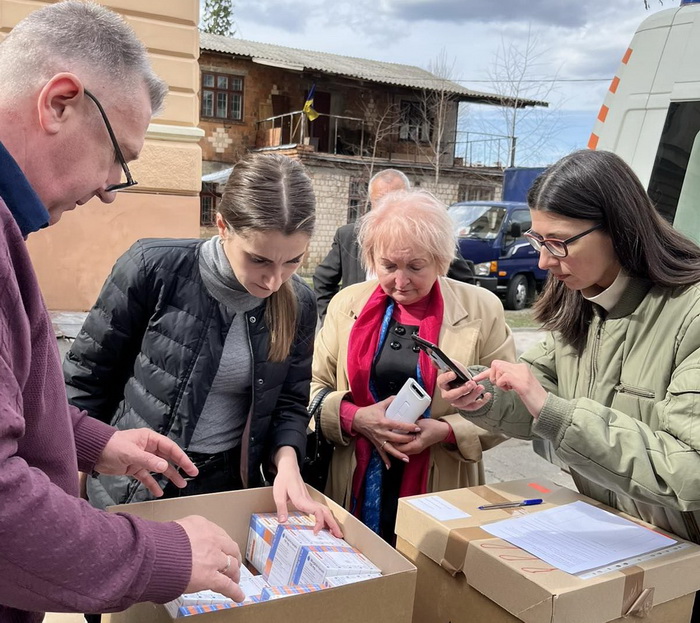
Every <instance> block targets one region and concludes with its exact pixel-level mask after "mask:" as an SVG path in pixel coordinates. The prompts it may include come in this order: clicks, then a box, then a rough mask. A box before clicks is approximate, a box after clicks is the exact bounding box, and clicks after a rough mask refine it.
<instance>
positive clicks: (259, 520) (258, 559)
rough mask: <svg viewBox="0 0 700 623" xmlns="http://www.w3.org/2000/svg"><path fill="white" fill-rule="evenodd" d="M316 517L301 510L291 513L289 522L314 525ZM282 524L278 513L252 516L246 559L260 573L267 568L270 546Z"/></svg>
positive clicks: (294, 524) (299, 524)
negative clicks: (278, 518) (278, 519)
mask: <svg viewBox="0 0 700 623" xmlns="http://www.w3.org/2000/svg"><path fill="white" fill-rule="evenodd" d="M314 523H315V518H314V517H311V516H309V515H305V514H304V513H300V512H293V513H289V517H288V519H287V523H285V524H283V525H291V526H312V527H313V525H314ZM279 526H280V524H279V522H278V521H277V514H276V513H254V514H253V515H252V516H251V518H250V527H249V529H248V545H247V547H246V559H247V560H248V561H249V562H250V564H252V565H253V567H255V568H256V569H257V570H258V571H259V572H260V573H263V572H264V570H265V563H266V562H267V559H268V558H269V556H270V548H271V547H272V543H273V541H274V539H275V534H276V532H277V528H278V527H279Z"/></svg>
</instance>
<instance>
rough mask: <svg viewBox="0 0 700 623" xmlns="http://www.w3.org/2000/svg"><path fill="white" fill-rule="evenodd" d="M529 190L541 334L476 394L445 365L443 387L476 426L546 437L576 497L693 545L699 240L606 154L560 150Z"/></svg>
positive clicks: (699, 532)
mask: <svg viewBox="0 0 700 623" xmlns="http://www.w3.org/2000/svg"><path fill="white" fill-rule="evenodd" d="M528 199H529V203H530V209H531V212H532V230H531V232H530V234H529V238H530V241H531V243H532V245H533V246H534V247H535V248H536V249H538V250H539V251H540V266H541V267H542V268H544V269H549V271H550V277H549V280H548V283H547V285H546V287H545V291H544V293H543V295H542V297H541V299H540V301H539V302H538V306H537V313H538V318H539V320H540V321H542V322H543V323H544V326H545V328H547V329H550V330H551V333H549V334H548V335H547V337H546V339H545V340H544V342H543V343H542V344H540V345H538V346H537V347H535V348H533V349H531V350H530V351H529V352H527V353H525V355H523V357H522V358H521V361H522V362H523V363H521V364H512V363H507V362H500V361H497V362H493V363H492V364H491V367H490V369H489V370H486V371H483V372H482V373H480V374H479V375H478V376H476V378H475V381H478V382H480V383H481V385H482V387H483V388H485V389H486V390H487V393H486V394H485V395H484V396H483V398H482V399H478V398H477V393H478V392H476V391H474V388H475V383H474V382H470V383H469V384H467V385H465V386H464V387H463V388H462V389H459V390H450V389H449V388H448V387H447V385H446V383H447V381H449V379H450V378H451V377H450V376H449V375H447V374H446V375H442V376H441V377H439V378H438V385H439V386H440V387H441V389H442V390H443V391H442V394H443V397H444V398H445V399H446V400H448V401H449V402H451V403H452V404H454V405H455V406H457V407H459V409H460V410H461V412H462V414H463V415H464V416H465V417H466V418H468V419H469V421H472V422H474V423H477V424H479V425H481V426H485V427H487V428H490V429H492V430H498V431H503V432H505V433H507V434H509V435H512V436H514V437H520V438H531V437H532V436H539V437H541V438H544V439H548V440H550V441H551V442H552V444H553V446H554V449H555V452H556V454H557V456H558V457H559V458H560V459H561V460H562V461H563V462H564V463H566V464H567V465H568V466H569V467H570V468H571V473H572V476H573V478H574V481H575V482H576V485H577V487H578V488H579V490H580V491H581V492H582V493H584V494H586V495H588V496H590V497H593V498H595V499H597V500H599V501H601V502H603V503H605V504H608V505H610V506H613V507H615V508H618V509H620V510H622V511H625V512H627V513H629V514H631V515H634V516H637V517H640V518H642V519H644V520H646V521H649V522H651V523H653V524H655V525H657V526H659V527H660V528H663V529H665V530H669V531H671V532H674V533H676V534H678V535H679V536H681V537H683V538H686V539H690V540H692V541H695V542H696V543H700V529H699V528H698V519H700V454H699V453H698V451H699V450H700V288H698V285H697V283H698V281H700V248H698V247H697V246H696V245H695V244H694V243H693V242H691V241H690V240H688V239H686V238H685V237H683V236H682V235H681V234H679V233H678V232H676V231H675V230H674V229H672V228H671V226H670V225H668V223H666V221H664V220H663V219H662V218H661V217H660V216H659V215H658V213H657V212H656V210H655V209H654V207H653V206H652V204H651V202H650V200H649V198H648V197H647V195H646V192H645V191H644V188H643V187H642V185H641V184H640V182H639V180H638V179H637V178H636V176H635V174H634V173H633V172H632V170H631V169H630V168H629V167H628V166H627V165H626V164H625V163H624V162H623V161H622V160H621V159H620V158H619V157H617V156H615V155H614V154H612V153H608V152H593V151H582V152H575V153H573V154H571V155H569V156H566V157H565V158H563V159H562V160H560V161H559V162H558V163H556V164H555V165H553V166H552V167H551V168H550V169H548V170H547V171H546V172H545V173H544V174H543V175H542V176H540V177H539V178H538V179H537V180H536V182H535V184H534V185H533V187H532V190H531V191H530V195H529V197H528ZM470 390H471V391H470ZM465 392H470V393H469V394H466V395H465Z"/></svg>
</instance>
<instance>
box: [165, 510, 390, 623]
mask: <svg viewBox="0 0 700 623" xmlns="http://www.w3.org/2000/svg"><path fill="white" fill-rule="evenodd" d="M313 527H314V518H313V517H310V516H308V515H304V514H302V513H290V515H289V518H288V520H287V522H286V523H284V524H279V523H278V522H277V517H276V515H275V514H274V513H256V514H254V515H253V516H252V517H251V519H250V528H249V532H248V546H247V548H246V559H247V561H248V562H249V563H250V565H251V566H252V567H253V568H254V569H256V570H257V571H258V572H259V573H260V575H253V574H252V573H251V572H250V571H249V570H248V569H247V568H246V567H245V565H243V566H242V567H241V582H240V587H241V589H242V590H243V592H244V593H245V595H246V598H245V601H243V602H241V603H236V602H235V601H233V600H231V599H228V598H226V597H224V596H223V595H220V594H218V593H214V592H213V591H202V592H200V593H190V594H185V595H181V596H180V597H179V598H178V599H176V600H174V601H171V602H170V603H168V604H166V608H167V609H168V612H169V613H170V614H171V616H173V617H174V618H178V617H183V616H189V615H192V614H200V613H203V612H212V611H214V610H223V609H226V608H235V607H238V606H244V605H246V604H249V603H256V602H260V601H268V600H271V599H280V598H282V597H289V596H291V595H298V594H301V593H311V592H315V591H319V590H323V589H325V588H332V587H335V586H342V585H344V584H350V583H352V582H360V581H363V580H369V579H371V578H376V577H379V576H380V575H381V571H380V570H379V569H378V568H377V567H376V566H375V565H374V564H372V562H370V560H369V559H368V558H367V557H365V556H364V555H363V554H362V553H360V552H359V551H358V550H356V549H355V548H354V547H352V546H350V545H349V544H348V543H347V542H346V541H344V540H343V539H339V538H337V537H334V536H333V535H332V534H331V533H330V532H329V531H328V530H321V531H320V532H319V533H318V534H314V532H313Z"/></svg>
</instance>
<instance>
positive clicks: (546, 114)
mask: <svg viewBox="0 0 700 623" xmlns="http://www.w3.org/2000/svg"><path fill="white" fill-rule="evenodd" d="M548 54H549V51H548V50H546V49H545V48H544V47H543V46H542V45H541V42H540V40H539V37H537V36H536V35H533V34H532V32H531V31H530V30H529V29H528V34H527V38H526V39H525V41H524V42H523V43H522V44H520V45H519V44H517V43H514V42H506V41H505V39H504V38H501V44H500V47H499V50H498V52H497V53H496V56H495V59H494V63H493V66H492V68H491V69H490V70H489V72H488V76H489V80H490V82H491V90H492V91H494V92H496V93H498V94H499V95H501V96H503V100H502V102H503V103H502V105H501V106H500V107H499V108H498V111H499V114H498V115H496V117H497V118H498V119H499V120H494V119H493V116H490V117H491V118H489V116H485V117H484V118H483V121H482V125H483V126H484V127H485V128H486V129H487V130H488V131H489V132H491V133H493V134H503V133H505V134H507V135H508V136H509V137H510V149H509V152H510V153H509V158H508V164H509V165H510V166H515V165H516V163H517V164H524V163H526V162H527V161H528V160H530V161H532V160H536V159H537V158H538V157H540V155H541V153H542V152H543V151H544V148H545V147H548V146H551V143H552V141H553V140H555V139H556V136H557V135H558V134H559V132H560V131H561V115H560V111H559V108H558V107H554V108H552V107H549V108H544V107H541V106H523V102H524V101H525V100H536V101H540V102H548V101H549V100H550V99H551V98H552V96H553V95H554V94H555V90H556V87H555V85H556V78H557V73H556V72H555V74H554V75H551V76H549V77H546V78H545V77H543V76H542V75H541V74H540V68H541V66H542V65H543V59H545V58H547V57H548ZM504 131H505V132H504ZM516 142H517V148H518V149H517V154H516ZM523 153H524V154H526V155H525V156H524V157H523V156H521V155H520V154H523Z"/></svg>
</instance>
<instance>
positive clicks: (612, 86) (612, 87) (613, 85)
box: [610, 76, 620, 93]
mask: <svg viewBox="0 0 700 623" xmlns="http://www.w3.org/2000/svg"><path fill="white" fill-rule="evenodd" d="M619 84H620V79H619V78H618V77H617V76H615V77H614V78H613V79H612V82H611V83H610V93H615V91H617V87H618V85H619Z"/></svg>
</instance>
